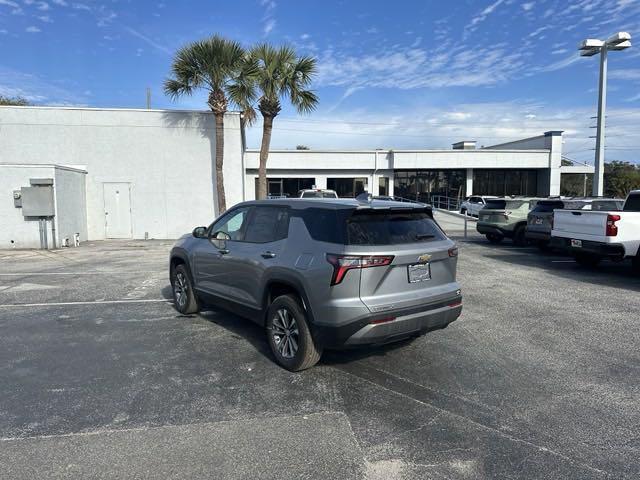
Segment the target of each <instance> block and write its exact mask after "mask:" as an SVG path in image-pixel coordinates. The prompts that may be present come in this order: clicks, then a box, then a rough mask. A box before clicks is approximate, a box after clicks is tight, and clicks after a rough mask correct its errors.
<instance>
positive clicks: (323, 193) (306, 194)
mask: <svg viewBox="0 0 640 480" xmlns="http://www.w3.org/2000/svg"><path fill="white" fill-rule="evenodd" d="M298 197H299V198H338V194H337V193H336V192H335V190H326V189H320V188H314V189H308V190H300V191H299V192H298Z"/></svg>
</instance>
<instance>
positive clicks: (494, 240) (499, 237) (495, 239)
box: [486, 233, 504, 245]
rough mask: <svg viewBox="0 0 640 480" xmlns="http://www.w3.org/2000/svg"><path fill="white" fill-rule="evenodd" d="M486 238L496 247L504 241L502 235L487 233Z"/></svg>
mask: <svg viewBox="0 0 640 480" xmlns="http://www.w3.org/2000/svg"><path fill="white" fill-rule="evenodd" d="M486 237H487V240H489V241H490V242H491V243H493V244H494V245H497V244H498V243H500V242H502V240H504V237H503V236H502V235H498V234H497V233H487V235H486Z"/></svg>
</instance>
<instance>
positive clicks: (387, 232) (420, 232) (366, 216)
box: [292, 208, 446, 245]
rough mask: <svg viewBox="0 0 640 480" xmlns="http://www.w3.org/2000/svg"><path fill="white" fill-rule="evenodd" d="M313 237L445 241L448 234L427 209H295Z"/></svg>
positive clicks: (355, 242)
mask: <svg viewBox="0 0 640 480" xmlns="http://www.w3.org/2000/svg"><path fill="white" fill-rule="evenodd" d="M292 215H293V216H299V217H301V218H302V220H303V221H304V224H305V226H306V227H307V231H308V232H309V235H310V236H311V238H313V239H314V240H316V241H319V242H328V243H338V244H342V245H393V244H399V243H416V242H428V241H431V240H442V239H445V238H446V236H445V234H444V233H443V232H442V230H441V229H440V227H438V225H437V224H436V223H435V221H433V219H432V218H431V216H430V215H429V214H428V213H427V212H425V211H423V210H419V211H412V212H398V211H391V212H390V211H388V210H383V211H371V210H366V211H362V210H353V209H336V210H334V209H329V208H305V209H304V210H298V211H296V210H293V211H292Z"/></svg>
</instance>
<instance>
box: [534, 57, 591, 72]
mask: <svg viewBox="0 0 640 480" xmlns="http://www.w3.org/2000/svg"><path fill="white" fill-rule="evenodd" d="M580 58H581V57H580V55H578V53H577V52H576V53H572V54H571V55H569V56H568V57H566V58H563V59H562V60H559V61H557V62H554V63H552V64H549V65H547V66H544V67H540V68H538V71H539V72H555V71H556V70H562V69H563V68H566V67H568V66H569V65H573V64H574V63H576V62H577V61H578V60H580Z"/></svg>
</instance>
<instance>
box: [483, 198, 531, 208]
mask: <svg viewBox="0 0 640 480" xmlns="http://www.w3.org/2000/svg"><path fill="white" fill-rule="evenodd" d="M524 203H525V202H524V201H523V200H503V199H498V200H487V203H486V205H485V207H484V208H486V209H487V210H505V209H506V208H509V209H513V210H517V209H518V208H520V207H521V206H522V205H523V204H524Z"/></svg>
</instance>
